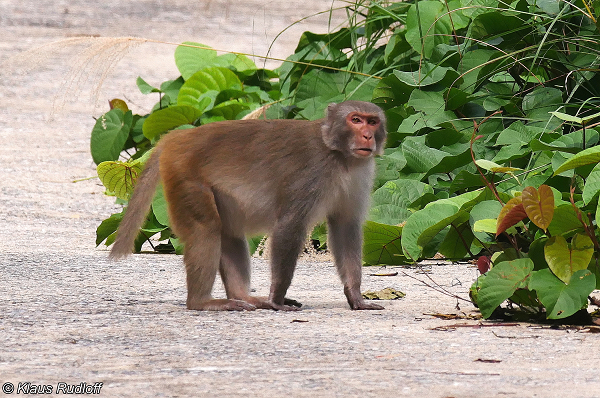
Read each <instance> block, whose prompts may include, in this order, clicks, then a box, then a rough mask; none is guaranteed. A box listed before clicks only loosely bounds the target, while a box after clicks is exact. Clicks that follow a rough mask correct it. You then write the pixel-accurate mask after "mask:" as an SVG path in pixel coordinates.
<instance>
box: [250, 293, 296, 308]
mask: <svg viewBox="0 0 600 398" xmlns="http://www.w3.org/2000/svg"><path fill="white" fill-rule="evenodd" d="M244 301H247V302H249V303H252V304H253V305H255V306H256V308H260V309H263V310H275V311H300V307H302V303H300V302H298V301H296V300H292V299H289V298H285V299H283V304H276V303H274V302H272V301H271V300H269V298H268V297H254V296H250V297H247V298H245V299H244Z"/></svg>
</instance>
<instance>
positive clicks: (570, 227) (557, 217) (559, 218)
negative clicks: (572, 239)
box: [548, 204, 582, 236]
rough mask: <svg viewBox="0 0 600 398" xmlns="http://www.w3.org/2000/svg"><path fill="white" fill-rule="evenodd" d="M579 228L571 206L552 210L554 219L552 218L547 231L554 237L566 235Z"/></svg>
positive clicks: (580, 226)
mask: <svg viewBox="0 0 600 398" xmlns="http://www.w3.org/2000/svg"><path fill="white" fill-rule="evenodd" d="M581 228H582V225H581V222H580V221H579V219H578V218H577V214H576V213H575V210H574V209H573V206H572V205H571V204H564V205H560V206H557V207H556V208H555V209H554V217H552V222H551V223H550V225H549V226H548V231H549V232H550V234H552V235H553V236H554V235H563V234H567V233H569V232H573V231H576V230H578V229H581Z"/></svg>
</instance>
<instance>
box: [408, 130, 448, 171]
mask: <svg viewBox="0 0 600 398" xmlns="http://www.w3.org/2000/svg"><path fill="white" fill-rule="evenodd" d="M402 153H403V154H404V157H405V159H406V162H407V166H408V167H410V169H411V170H412V171H415V172H417V173H419V172H420V173H426V172H428V171H429V170H430V169H432V168H433V167H434V166H437V165H438V164H439V163H440V162H441V161H442V159H444V157H446V156H448V155H449V153H448V152H444V151H440V150H438V149H435V148H430V147H428V146H427V145H425V144H424V143H423V142H422V141H420V140H419V137H415V138H413V137H408V138H406V139H405V140H404V142H403V143H402Z"/></svg>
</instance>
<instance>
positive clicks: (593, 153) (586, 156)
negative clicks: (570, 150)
mask: <svg viewBox="0 0 600 398" xmlns="http://www.w3.org/2000/svg"><path fill="white" fill-rule="evenodd" d="M598 162H600V146H595V147H592V148H588V149H585V150H583V151H581V152H579V153H577V154H575V155H573V156H572V157H571V158H569V159H567V160H566V161H565V162H564V163H563V164H561V165H560V167H559V168H558V169H556V171H554V175H557V174H560V173H562V172H564V171H567V170H571V169H574V168H576V167H580V166H585V165H587V164H594V163H598Z"/></svg>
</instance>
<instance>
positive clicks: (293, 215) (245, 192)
mask: <svg viewBox="0 0 600 398" xmlns="http://www.w3.org/2000/svg"><path fill="white" fill-rule="evenodd" d="M386 135H387V133H386V130H385V116H384V113H383V111H382V110H381V109H380V108H379V107H378V106H376V105H373V104H371V103H368V102H359V101H347V102H343V103H340V104H331V105H329V107H328V109H327V115H326V117H325V118H323V119H321V120H316V121H303V120H237V121H225V122H218V123H211V124H207V125H204V126H201V127H197V128H193V129H189V130H178V131H172V132H170V133H168V134H167V135H165V136H164V137H163V138H162V139H161V140H160V142H159V143H158V145H157V146H156V148H155V149H154V152H153V154H152V155H151V156H150V159H149V160H148V162H147V163H146V168H145V170H144V171H143V173H142V174H141V176H140V177H139V179H138V181H137V186H136V188H135V191H134V193H133V195H132V198H131V200H130V202H129V206H128V208H127V212H126V214H125V217H124V218H123V221H122V222H121V225H120V227H119V230H118V232H117V238H116V241H115V244H114V246H113V248H112V251H111V254H110V255H111V257H113V258H118V257H122V256H125V255H127V254H129V253H131V251H132V248H133V244H134V240H135V238H136V237H137V235H138V231H139V228H140V226H141V225H142V223H143V222H144V220H145V217H146V214H147V212H148V209H149V207H150V203H151V201H152V197H153V196H154V192H155V191H156V187H157V186H158V184H159V182H160V181H162V184H163V188H164V192H165V196H166V199H167V203H168V210H169V219H170V223H171V227H172V229H173V232H174V233H175V234H176V235H177V236H178V237H179V238H180V239H181V240H182V241H183V242H184V244H185V251H184V258H183V261H184V263H185V267H186V273H187V289H188V296H187V307H188V308H189V309H193V310H253V309H255V308H266V309H274V310H284V311H290V310H296V309H298V307H300V306H301V304H300V303H298V302H297V301H294V300H290V299H287V298H286V297H285V294H286V292H287V289H288V287H289V286H290V283H291V281H292V276H293V273H294V269H295V267H296V261H297V258H298V255H299V254H300V252H301V250H302V249H303V247H304V242H305V239H306V236H307V233H308V231H309V228H311V227H312V226H314V224H316V223H317V222H319V221H322V220H323V219H327V225H328V233H329V248H330V250H331V251H332V253H333V256H334V261H335V264H336V267H337V269H338V272H339V275H340V277H341V280H342V282H343V284H344V293H345V295H346V298H347V300H348V303H349V304H350V307H351V308H352V309H355V310H366V309H377V310H378V309H383V307H381V306H379V305H377V304H373V303H369V302H366V301H365V300H364V299H363V297H362V295H361V291H360V283H361V276H362V264H361V256H362V239H363V236H362V224H363V221H364V219H365V216H366V213H367V210H368V206H369V198H370V192H371V189H372V181H373V174H374V170H375V162H374V159H373V155H375V154H380V153H382V151H383V148H384V143H385V139H386ZM259 232H267V233H269V234H270V239H271V259H270V261H271V278H272V280H271V289H270V294H269V296H268V297H255V296H251V295H250V256H249V254H248V245H247V242H246V238H245V234H250V233H259ZM217 271H219V273H220V275H221V279H222V280H223V284H224V285H225V291H226V293H227V299H213V298H212V297H211V291H212V288H213V284H214V282H215V278H216V275H217Z"/></svg>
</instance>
